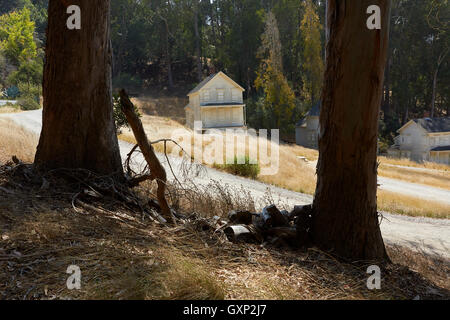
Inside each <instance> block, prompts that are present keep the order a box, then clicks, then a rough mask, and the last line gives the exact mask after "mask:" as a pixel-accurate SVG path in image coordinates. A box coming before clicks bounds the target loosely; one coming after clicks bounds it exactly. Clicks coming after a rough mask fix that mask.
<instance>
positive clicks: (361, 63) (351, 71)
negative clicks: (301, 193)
mask: <svg viewBox="0 0 450 320" xmlns="http://www.w3.org/2000/svg"><path fill="white" fill-rule="evenodd" d="M370 5H378V6H379V7H380V8H381V18H382V19H381V30H377V29H375V30H369V29H368V28H367V26H366V21H367V18H368V17H369V15H368V14H366V10H367V8H368V7H369V6H370ZM389 10H390V1H389V0H359V1H351V0H329V1H328V17H327V18H328V27H329V32H330V39H329V43H328V46H327V67H326V73H325V82H324V88H323V92H322V109H321V115H320V138H319V151H320V156H319V162H318V167H317V175H318V181H317V187H316V195H315V199H314V203H313V209H314V213H313V226H312V234H313V238H314V242H315V243H316V244H317V245H318V246H319V247H320V248H322V249H324V250H332V251H333V252H334V253H335V254H337V255H339V256H341V257H343V258H347V259H351V260H372V259H374V260H385V259H388V257H387V254H386V251H385V247H384V243H383V238H382V236H381V232H380V228H379V221H378V213H377V202H376V192H377V157H376V153H377V136H378V115H379V110H380V103H381V98H382V89H383V77H384V68H385V65H386V56H387V47H388V38H389V36H388V35H389V14H390V13H389Z"/></svg>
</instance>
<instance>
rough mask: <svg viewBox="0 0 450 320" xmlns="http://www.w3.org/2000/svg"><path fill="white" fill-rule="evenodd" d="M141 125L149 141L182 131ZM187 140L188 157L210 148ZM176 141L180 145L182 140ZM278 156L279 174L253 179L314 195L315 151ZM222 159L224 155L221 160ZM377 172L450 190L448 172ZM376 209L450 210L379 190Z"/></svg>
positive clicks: (128, 136) (200, 139) (164, 122)
mask: <svg viewBox="0 0 450 320" xmlns="http://www.w3.org/2000/svg"><path fill="white" fill-rule="evenodd" d="M143 123H144V126H145V129H146V131H147V134H148V136H149V138H150V139H151V140H152V141H156V140H159V139H163V138H170V137H171V136H172V133H173V131H174V130H175V129H181V130H183V128H184V127H183V126H182V125H180V124H178V123H176V122H174V121H171V120H169V119H166V118H160V117H150V116H143ZM184 130H185V132H186V134H188V135H191V134H192V131H191V130H189V129H186V128H184ZM120 138H121V139H123V140H125V141H128V142H130V143H135V139H134V137H133V135H132V133H131V132H129V131H128V132H126V133H124V134H122V135H121V136H120ZM190 139H191V140H190V141H191V150H192V151H191V155H192V154H194V152H196V151H200V150H199V149H200V148H202V150H203V151H204V150H206V148H208V147H210V146H212V140H211V139H208V137H207V136H202V135H199V134H197V135H195V139H197V141H196V143H194V139H193V138H190ZM251 139H254V138H251ZM177 141H178V142H180V143H182V141H181V140H177ZM250 143H251V144H255V143H257V142H256V141H254V140H249V139H247V140H246V143H245V146H243V148H244V149H245V152H246V154H247V155H248V152H249V150H248V149H249V145H250ZM154 146H155V149H156V150H157V151H159V152H164V144H163V143H158V144H156V145H154ZM241 147H242V146H241ZM272 147H273V145H272V144H271V143H270V142H269V143H268V149H269V154H270V152H271V150H272ZM167 152H168V153H172V154H173V155H179V154H180V149H179V148H178V147H177V146H175V145H174V144H172V143H168V144H167ZM279 153H280V166H279V170H278V172H277V173H276V174H274V175H263V174H260V175H259V176H258V177H257V178H256V180H259V181H262V182H265V183H268V184H272V185H276V186H278V187H281V188H285V189H289V190H293V191H296V192H301V193H306V194H311V195H313V194H314V192H315V187H316V181H317V176H316V172H315V168H314V162H313V161H315V160H317V158H318V151H317V150H313V149H308V148H303V147H301V146H297V145H288V144H283V145H280V146H279ZM224 154H225V153H224ZM299 157H305V158H306V159H307V160H309V163H308V162H305V161H303V160H301V159H299ZM225 160H226V159H225V156H224V161H225ZM383 161H384V160H383ZM426 165H429V164H426ZM261 167H262V168H264V167H266V168H267V167H268V165H262V166H261ZM438 167H439V166H438ZM379 171H380V175H381V176H386V177H390V178H395V179H399V180H403V181H408V182H413V183H422V184H426V185H431V186H434V187H440V188H445V189H450V186H449V181H450V176H449V174H450V173H449V172H448V171H417V170H414V169H408V168H398V167H391V166H386V165H383V164H381V166H380V169H379ZM378 207H379V209H380V210H383V211H388V212H392V213H398V214H403V215H410V216H427V217H434V218H448V217H449V212H450V207H449V206H448V205H445V204H443V203H440V202H437V201H424V200H420V199H417V198H415V197H411V196H406V195H402V194H398V193H393V192H389V191H381V190H379V191H378Z"/></svg>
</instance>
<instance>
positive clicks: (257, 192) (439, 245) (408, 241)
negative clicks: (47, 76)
mask: <svg viewBox="0 0 450 320" xmlns="http://www.w3.org/2000/svg"><path fill="white" fill-rule="evenodd" d="M1 116H2V117H8V118H11V119H13V120H14V121H16V122H17V123H18V124H20V125H21V126H23V127H24V128H26V129H27V130H30V131H32V132H34V133H36V134H39V133H40V130H41V117H42V113H41V111H40V110H37V111H30V112H22V113H19V114H7V115H1ZM119 144H120V149H121V154H122V157H126V155H127V154H128V153H129V151H130V150H131V148H132V145H130V144H129V143H126V142H123V141H120V143H119ZM159 157H160V159H161V161H162V162H163V163H164V165H165V166H166V168H167V172H168V177H169V179H173V176H172V175H171V173H170V170H169V169H168V165H167V163H166V159H165V158H164V157H163V155H159ZM169 159H170V162H171V165H172V167H173V169H174V171H175V172H176V174H177V173H178V172H180V171H181V158H174V157H170V158H169ZM141 160H142V159H141ZM194 179H195V183H196V184H198V185H207V184H208V183H209V182H210V181H211V179H213V180H216V181H219V182H220V183H221V184H223V185H226V184H228V185H229V186H232V187H236V188H240V187H241V186H242V187H244V188H245V189H246V190H248V191H249V192H250V193H251V195H252V196H253V197H254V199H255V203H256V204H257V206H259V207H260V208H261V207H263V206H264V205H266V204H267V203H265V198H266V197H265V195H266V193H267V191H268V190H270V193H271V195H272V197H273V198H274V200H275V201H278V202H280V203H283V204H284V205H285V206H286V208H288V209H289V208H292V207H293V206H294V205H296V204H308V203H311V201H312V196H310V195H306V194H301V193H298V192H293V191H289V190H286V189H282V188H278V187H275V186H272V185H267V184H265V183H262V182H258V181H254V180H250V179H245V178H241V177H236V176H233V175H230V174H227V173H224V172H221V171H217V170H214V169H211V168H207V167H205V170H204V174H202V175H200V176H198V177H195V178H194ZM380 182H381V188H383V189H385V190H390V191H394V192H399V193H403V194H405V193H406V194H410V195H414V196H417V197H419V198H423V199H433V200H435V199H437V198H439V199H441V201H442V200H443V201H444V202H447V203H450V192H449V191H445V190H442V189H437V188H433V187H428V186H423V185H416V184H412V183H407V182H403V181H399V180H395V179H387V178H382V179H380ZM381 231H382V234H383V237H384V239H385V241H386V243H388V244H398V245H402V246H407V247H409V248H413V249H416V250H421V251H424V252H426V253H431V254H438V255H441V256H443V257H445V258H447V259H450V220H445V219H430V218H413V217H405V216H398V215H393V214H389V213H384V219H383V220H382V222H381Z"/></svg>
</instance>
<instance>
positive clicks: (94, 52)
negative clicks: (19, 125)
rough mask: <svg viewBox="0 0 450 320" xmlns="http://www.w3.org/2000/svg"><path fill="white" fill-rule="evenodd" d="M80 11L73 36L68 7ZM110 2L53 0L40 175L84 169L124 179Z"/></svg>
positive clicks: (38, 163) (37, 159)
mask: <svg viewBox="0 0 450 320" xmlns="http://www.w3.org/2000/svg"><path fill="white" fill-rule="evenodd" d="M69 5H77V6H79V7H80V9H81V29H79V30H77V29H75V30H69V29H68V27H67V25H66V22H67V19H68V18H69V16H70V15H69V14H67V7H68V6H69ZM109 16H110V1H109V0H96V1H92V0H72V1H70V3H69V2H68V1H61V0H50V2H49V7H48V28H47V44H46V53H45V55H46V59H45V60H46V61H45V66H44V82H43V96H44V109H43V128H42V132H41V136H40V140H39V145H38V148H37V153H36V158H35V164H36V166H37V167H38V168H40V169H46V170H48V169H54V168H84V169H89V170H92V171H95V172H98V173H101V174H118V175H120V174H121V173H122V164H121V158H120V152H119V145H118V141H117V136H116V128H115V125H114V120H113V108H112V96H111V47H110V27H109V24H110V20H109V19H110V18H109Z"/></svg>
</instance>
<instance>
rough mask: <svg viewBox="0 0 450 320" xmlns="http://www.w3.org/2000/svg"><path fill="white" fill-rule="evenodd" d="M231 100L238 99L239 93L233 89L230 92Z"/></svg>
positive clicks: (236, 100)
mask: <svg viewBox="0 0 450 320" xmlns="http://www.w3.org/2000/svg"><path fill="white" fill-rule="evenodd" d="M232 100H233V102H238V101H239V94H238V92H237V91H236V90H233V92H232Z"/></svg>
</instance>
